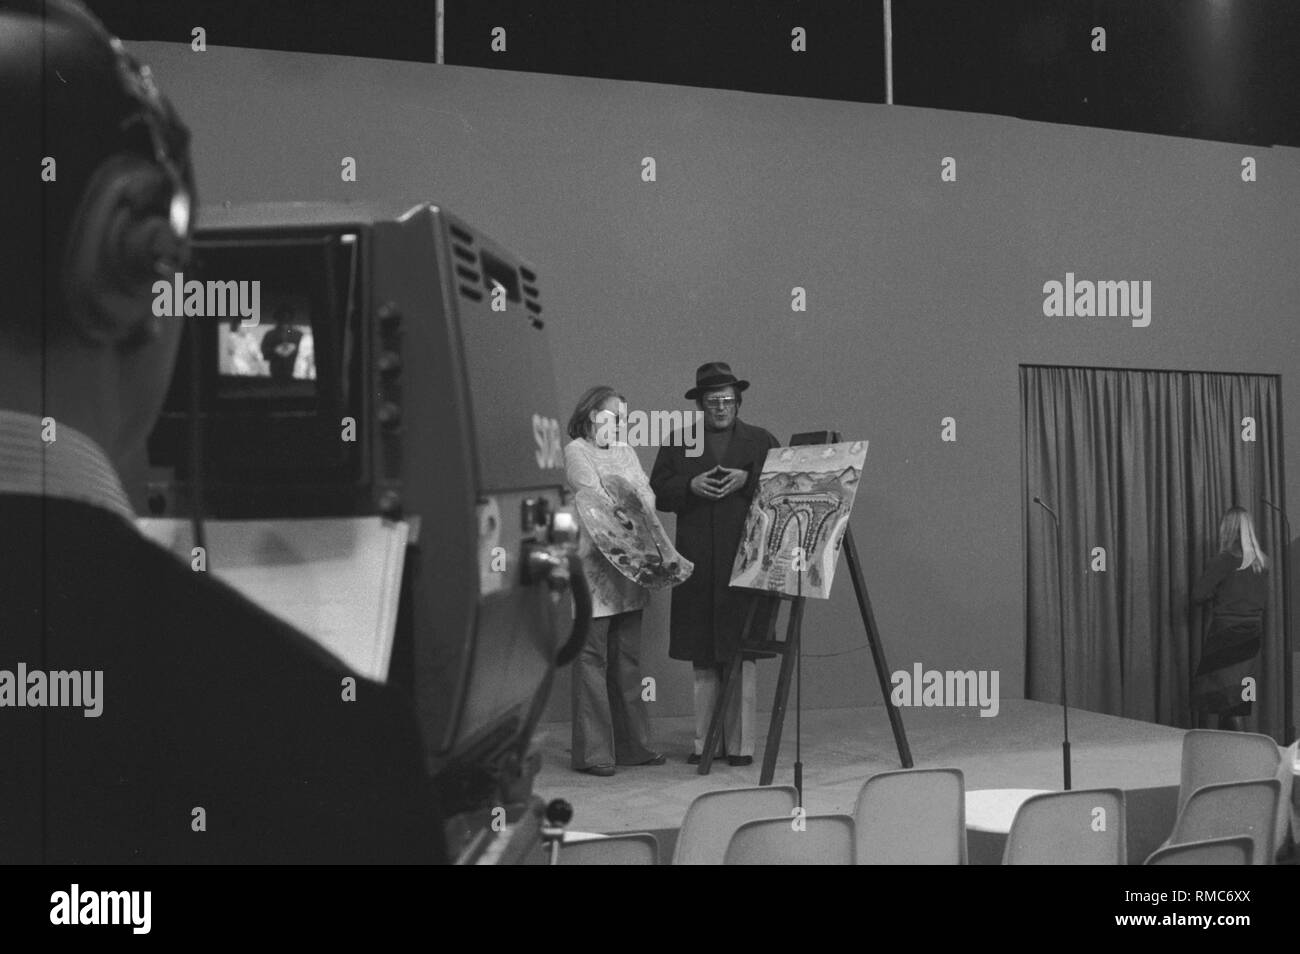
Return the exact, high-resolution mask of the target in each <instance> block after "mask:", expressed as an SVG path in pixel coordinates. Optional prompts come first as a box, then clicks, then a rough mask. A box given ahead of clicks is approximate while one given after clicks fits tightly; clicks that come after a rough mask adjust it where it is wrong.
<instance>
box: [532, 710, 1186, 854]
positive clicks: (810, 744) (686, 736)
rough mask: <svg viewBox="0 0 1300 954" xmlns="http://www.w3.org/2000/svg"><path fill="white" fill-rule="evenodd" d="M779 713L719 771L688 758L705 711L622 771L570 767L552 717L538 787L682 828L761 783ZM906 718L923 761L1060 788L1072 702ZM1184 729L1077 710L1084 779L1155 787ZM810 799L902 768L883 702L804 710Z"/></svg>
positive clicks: (635, 819) (789, 750)
mask: <svg viewBox="0 0 1300 954" xmlns="http://www.w3.org/2000/svg"><path fill="white" fill-rule="evenodd" d="M767 720H768V715H767V713H760V714H759V722H760V725H761V731H760V733H759V738H760V742H759V747H758V751H757V752H756V753H755V757H754V764H753V765H751V766H747V767H744V768H732V767H731V766H729V765H728V764H727V763H726V761H725V760H724V761H721V762H715V763H714V767H713V771H712V773H711V774H710V775H707V776H702V775H697V774H696V769H695V766H693V765H687V764H686V761H685V760H686V756H687V754H688V753H690V752H691V751H692V740H693V737H694V729H693V720H692V719H691V718H689V717H680V718H671V719H657V720H654V722H653V723H652V728H653V734H652V738H653V740H654V742H655V745H656V747H657V748H658V749H659V751H662V752H664V753H665V754H666V755H667V756H668V763H667V764H666V765H660V766H654V767H637V768H624V767H622V766H620V767H619V769H618V774H617V775H615V776H614V777H612V778H596V777H594V776H591V775H584V774H581V773H578V772H574V771H573V770H572V769H571V768H569V735H570V727H569V724H568V723H567V722H566V723H548V724H545V725H542V726H541V727H540V728H539V731H538V733H537V744H538V745H539V747H540V748H541V751H542V755H543V768H542V772H541V774H540V775H539V776H538V778H537V781H536V784H535V785H534V791H535V793H536V794H537V795H539V796H541V797H542V798H544V799H552V798H564V799H566V800H568V801H569V802H570V803H572V805H573V809H574V814H573V821H572V823H571V825H570V828H571V829H573V830H575V831H592V832H619V831H645V830H647V829H662V828H676V827H678V826H679V825H680V824H681V820H682V816H683V815H685V813H686V808H687V806H689V805H690V803H691V801H692V799H694V798H695V797H696V796H697V795H699V794H700V793H702V792H706V791H711V790H713V789H718V788H739V787H743V786H749V785H757V784H758V775H759V769H760V766H761V763H762V759H763V740H764V739H765V738H766V734H767ZM903 724H904V726H905V727H906V729H907V738H908V741H909V742H910V743H911V748H912V758H913V760H914V762H915V765H916V767H918V768H925V767H939V766H945V767H954V768H959V769H961V770H962V772H963V773H964V774H965V777H966V788H967V789H968V790H970V789H977V788H1042V789H1059V788H1061V787H1062V784H1061V709H1060V707H1059V706H1053V705H1048V704H1046V703H1041V702H1029V701H1025V700H1003V701H1002V704H1001V708H1000V710H999V712H998V714H997V715H996V716H994V717H992V718H985V717H981V716H980V715H979V713H978V710H975V709H940V708H933V709H925V708H912V709H905V710H903ZM794 735H795V718H794V712H793V711H790V712H789V713H787V718H786V724H785V732H784V734H783V737H782V744H781V756H780V759H779V760H778V761H777V767H776V777H775V779H774V783H775V784H793V781H794V768H793V765H794V748H795V746H794ZM1182 738H1183V730H1182V729H1174V728H1169V727H1168V726H1161V725H1152V724H1150V723H1146V722H1137V721H1134V720H1131V719H1121V718H1118V717H1116V716H1108V715H1100V714H1098V713H1095V712H1086V711H1084V710H1081V709H1071V710H1070V748H1071V756H1072V759H1071V762H1072V773H1073V779H1072V781H1073V786H1072V787H1073V788H1075V789H1081V788H1102V787H1111V786H1115V787H1119V788H1124V789H1133V788H1149V787H1156V786H1164V785H1174V786H1176V785H1177V784H1178V773H1179V762H1180V759H1181V755H1182ZM802 759H803V766H804V805H805V808H806V809H807V810H808V812H809V813H810V814H822V813H827V812H847V813H851V812H852V811H853V806H854V803H855V801H856V799H857V795H858V789H859V788H860V787H861V786H862V783H863V782H864V781H865V780H866V779H867V778H868V777H869V776H871V775H874V774H876V773H877V772H884V771H889V770H890V769H897V768H899V767H900V765H899V761H898V755H897V752H896V750H895V747H894V740H893V736H892V735H891V733H890V728H889V717H888V715H887V711H886V709H885V708H884V707H883V706H872V707H866V708H858V709H819V710H813V711H807V712H804V713H803V742H802Z"/></svg>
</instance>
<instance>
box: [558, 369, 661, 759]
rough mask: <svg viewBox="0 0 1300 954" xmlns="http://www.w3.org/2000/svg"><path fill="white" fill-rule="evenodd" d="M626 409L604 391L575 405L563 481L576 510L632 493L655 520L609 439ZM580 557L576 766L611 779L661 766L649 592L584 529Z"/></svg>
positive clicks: (635, 476) (636, 471)
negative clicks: (645, 647) (646, 632)
mask: <svg viewBox="0 0 1300 954" xmlns="http://www.w3.org/2000/svg"><path fill="white" fill-rule="evenodd" d="M626 406H627V405H626V402H625V401H624V400H623V397H622V396H621V395H620V394H619V393H618V392H617V391H615V390H614V389H613V388H611V387H607V386H604V385H601V386H597V387H594V388H590V389H589V390H588V391H587V392H586V393H585V394H584V395H583V396H582V397H581V399H579V401H578V406H577V407H576V408H574V411H573V415H572V417H570V418H569V437H571V438H572V440H571V441H570V442H569V443H568V445H567V446H566V447H565V448H564V464H565V478H566V479H567V481H568V484H569V489H570V490H572V491H573V493H574V495H575V496H576V497H577V498H578V500H579V503H580V504H586V505H588V506H591V507H595V508H598V509H600V510H607V511H611V512H614V513H617V512H618V511H620V510H622V509H624V507H625V505H626V503H627V501H625V500H623V499H621V498H622V497H623V496H624V495H626V494H629V493H632V494H636V495H637V496H638V497H640V498H641V499H640V504H641V508H640V509H644V510H646V511H648V512H649V513H650V514H651V515H653V514H654V508H655V499H654V493H653V492H652V491H651V490H650V482H649V480H648V479H647V478H646V475H645V471H644V470H642V469H641V462H640V461H639V460H638V459H637V456H636V452H635V451H633V450H632V448H631V447H628V446H627V445H626V444H620V443H618V442H617V441H616V440H615V439H614V438H615V436H616V434H617V433H618V423H619V415H620V413H623V409H625V408H626ZM632 504H633V506H635V504H636V502H635V501H633V502H632ZM580 512H581V510H580ZM656 519H657V518H656ZM578 554H579V556H580V557H581V559H582V564H583V570H584V572H585V574H586V577H587V582H588V584H589V585H590V587H591V615H592V620H591V629H590V631H589V632H588V634H587V641H586V643H585V644H584V645H583V647H582V651H581V653H579V655H578V658H577V659H576V660H575V661H574V665H573V767H574V769H576V770H577V771H579V772H587V773H588V774H591V775H600V776H608V775H613V774H614V771H615V769H614V766H615V764H618V765H662V764H663V763H664V761H665V758H664V756H663V755H661V754H660V753H658V752H655V751H653V750H652V749H650V747H649V729H650V726H649V718H648V716H647V713H646V706H645V702H644V701H643V700H642V697H641V691H642V686H641V669H640V664H639V661H638V660H639V658H640V644H641V613H642V611H643V610H644V609H645V607H646V605H647V604H648V603H649V601H650V594H649V591H648V590H646V588H645V587H644V586H641V585H640V584H638V583H636V582H635V581H633V580H632V579H629V578H628V577H627V576H625V575H624V574H623V573H621V572H620V571H619V570H618V569H617V568H615V567H614V565H613V564H611V563H610V562H609V560H608V559H607V558H606V557H605V555H604V554H603V553H602V552H601V550H600V549H599V548H598V547H597V546H596V545H595V544H593V543H592V540H591V534H590V533H589V532H586V528H584V532H583V534H582V541H581V543H580V545H579V550H578Z"/></svg>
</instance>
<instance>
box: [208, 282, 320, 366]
mask: <svg viewBox="0 0 1300 954" xmlns="http://www.w3.org/2000/svg"><path fill="white" fill-rule="evenodd" d="M266 315H267V312H265V311H264V312H263V313H262V319H261V321H259V322H258V324H256V325H251V326H245V325H244V324H242V323H241V322H239V321H233V322H229V323H223V324H222V325H221V326H220V327H219V330H218V332H217V345H218V348H219V356H218V368H217V369H218V372H219V373H220V374H221V375H222V376H223V377H227V378H268V379H270V380H271V381H272V382H276V383H282V384H289V383H292V382H295V381H315V380H316V349H315V343H314V341H313V338H312V323H311V316H310V314H309V313H308V308H307V305H306V302H295V301H281V302H279V303H277V304H275V305H274V306H273V308H272V309H270V316H271V317H270V320H267V317H266Z"/></svg>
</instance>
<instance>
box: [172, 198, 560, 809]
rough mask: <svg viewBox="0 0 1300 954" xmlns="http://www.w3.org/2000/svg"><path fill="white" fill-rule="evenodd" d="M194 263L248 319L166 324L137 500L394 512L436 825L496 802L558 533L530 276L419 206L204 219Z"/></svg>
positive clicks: (537, 706)
mask: <svg viewBox="0 0 1300 954" xmlns="http://www.w3.org/2000/svg"><path fill="white" fill-rule="evenodd" d="M194 252H195V254H194V259H193V262H192V264H191V265H190V266H189V268H188V269H187V272H190V273H192V274H187V275H186V276H185V277H186V279H189V280H191V281H193V282H196V283H198V288H199V289H200V290H201V291H202V290H205V289H210V288H212V287H214V285H215V286H216V287H218V289H219V290H220V289H224V290H229V289H231V288H232V286H231V285H230V283H231V282H234V283H236V285H235V286H233V287H235V288H237V289H239V290H240V294H242V295H243V299H242V300H243V301H245V302H249V303H251V302H253V301H256V302H257V303H258V304H259V306H260V307H259V308H258V309H257V311H258V314H256V315H254V316H250V315H249V314H247V312H248V311H250V310H251V309H244V310H243V311H239V310H237V309H233V308H228V307H227V308H221V307H218V308H216V309H215V310H216V311H220V312H223V313H221V314H203V315H202V316H201V317H198V316H194V317H195V318H196V319H197V320H191V321H189V322H187V326H188V327H187V331H186V336H187V337H186V340H185V341H184V342H182V346H181V347H182V351H181V356H180V360H179V361H178V363H177V370H176V374H175V377H174V379H173V382H172V387H171V389H170V392H169V395H168V398H167V401H166V404H165V407H164V410H163V413H162V415H161V417H160V419H159V421H158V424H157V426H156V428H155V430H154V432H153V434H152V435H151V437H150V441H149V462H148V463H149V487H148V497H147V500H148V509H149V511H150V512H151V513H152V514H153V515H155V516H159V517H181V516H187V515H190V514H191V513H192V511H193V509H194V507H195V503H196V500H198V501H201V505H200V509H201V511H202V516H203V517H204V518H205V519H211V520H229V521H250V520H253V521H256V520H285V519H294V518H328V517H357V516H374V517H381V518H383V519H385V520H393V521H396V520H404V521H406V522H408V523H409V524H410V543H409V546H408V548H407V552H406V559H405V568H404V571H403V574H402V580H401V583H400V585H401V596H400V602H399V608H398V612H397V623H396V635H395V638H394V645H393V650H392V661H391V664H390V666H389V672H388V673H387V680H388V682H390V683H392V684H395V685H397V686H398V687H399V688H403V689H406V690H407V691H408V692H409V693H410V695H411V698H412V699H413V702H414V705H415V709H416V711H417V713H418V716H419V722H420V728H421V731H422V734H423V739H424V745H425V754H426V758H427V763H428V767H429V770H430V772H431V773H432V774H434V775H435V777H437V778H438V779H439V780H440V782H441V783H442V787H443V789H444V792H445V793H446V794H445V799H446V801H447V804H445V805H444V809H445V811H446V812H447V813H448V814H454V813H456V812H458V811H469V810H473V809H476V808H480V807H482V806H483V805H486V804H502V803H503V801H502V800H505V801H512V802H513V801H518V800H519V799H520V798H521V797H523V796H526V795H527V793H528V791H529V789H530V784H531V774H532V771H533V769H531V768H530V763H529V758H528V745H529V742H530V739H531V735H532V731H533V728H534V726H535V724H536V721H537V719H538V718H539V717H540V715H541V712H542V709H543V707H544V703H545V700H546V696H547V694H548V693H549V689H550V683H551V679H552V677H553V673H554V668H555V658H556V654H557V649H558V647H559V645H560V643H561V642H562V641H563V639H564V638H565V637H566V636H567V634H568V627H569V625H570V623H571V622H572V620H571V613H570V610H569V605H568V602H567V601H566V600H562V599H560V598H559V594H558V593H557V592H556V589H557V587H556V586H555V585H554V584H555V580H554V575H553V574H552V575H550V576H548V573H547V572H546V570H547V567H548V566H555V565H559V564H560V563H562V557H563V554H564V553H566V552H569V551H571V550H572V548H573V546H574V544H575V543H576V541H575V540H574V539H573V537H572V533H571V530H570V527H569V523H570V522H569V521H566V520H565V519H564V511H563V504H564V501H563V478H564V472H563V453H562V448H561V446H560V425H559V420H558V416H557V399H556V392H555V373H554V367H553V364H552V359H551V351H550V345H549V342H548V340H547V336H546V331H545V323H544V321H543V320H542V317H541V315H542V304H541V297H540V287H539V282H538V274H537V271H536V269H534V268H533V267H531V266H530V265H528V264H527V263H526V262H524V261H522V260H520V259H519V258H517V257H516V256H515V255H513V254H512V253H510V252H509V251H508V250H506V249H505V248H503V247H502V246H500V245H498V244H496V243H495V242H493V241H492V240H491V239H489V238H488V237H486V236H485V235H483V234H481V233H480V232H478V231H477V230H476V229H474V228H473V227H472V226H470V225H469V224H468V223H466V222H464V221H463V220H461V219H459V218H457V217H456V216H454V215H452V214H450V213H449V212H447V211H445V210H442V209H439V208H438V207H436V206H434V205H430V204H420V205H416V206H413V207H409V208H402V209H388V210H385V209H379V208H375V207H371V206H367V205H352V204H306V203H275V204H267V205H250V206H242V207H234V208H214V209H205V210H204V217H203V221H202V223H201V225H200V228H199V229H198V231H197V234H196V238H195V242H194ZM241 283H242V284H241ZM253 283H257V284H256V285H255V284H253ZM185 284H187V285H188V284H189V282H188V281H187V282H186V283H185ZM184 294H185V289H184V287H181V288H179V289H178V291H177V294H176V296H175V297H176V299H177V301H178V302H179V301H180V299H181V297H182V296H183V295H184ZM215 300H216V302H217V303H218V305H220V303H221V301H222V300H223V297H222V295H221V294H220V293H218V294H217V295H216V296H215ZM213 301H214V296H213V295H211V294H207V296H206V298H205V300H204V301H203V302H202V303H201V304H204V305H207V304H211V303H212V302H213ZM199 304H200V303H198V302H196V308H197V307H198V305H199ZM231 312H235V313H233V314H232V313H231ZM190 313H191V312H189V311H188V310H187V314H190ZM195 439H197V441H198V444H199V446H200V448H201V455H200V456H199V457H198V458H197V459H199V460H201V464H200V465H199V467H198V468H197V476H198V477H199V478H201V479H200V480H199V481H197V482H196V480H195V476H196V473H195V471H196V468H195V467H194V465H193V464H192V460H193V459H194V458H193V457H192V442H193V441H194V440H195ZM543 557H545V559H543ZM309 635H310V634H309Z"/></svg>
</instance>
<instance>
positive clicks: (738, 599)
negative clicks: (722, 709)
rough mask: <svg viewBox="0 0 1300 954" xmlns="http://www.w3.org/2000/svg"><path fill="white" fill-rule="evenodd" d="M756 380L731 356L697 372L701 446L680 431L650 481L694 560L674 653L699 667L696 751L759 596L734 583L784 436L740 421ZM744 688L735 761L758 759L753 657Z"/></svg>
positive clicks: (676, 598)
mask: <svg viewBox="0 0 1300 954" xmlns="http://www.w3.org/2000/svg"><path fill="white" fill-rule="evenodd" d="M748 387H749V382H748V381H742V380H740V379H739V378H737V377H736V376H735V375H734V374H732V373H731V368H730V366H728V365H727V364H726V363H725V362H722V361H712V362H709V363H708V364H705V365H701V366H700V368H699V370H698V371H696V372H695V387H693V388H691V389H690V390H689V391H687V392H686V398H687V400H693V401H695V402H696V405H697V406H698V407H699V408H700V410H701V411H703V413H704V446H703V452H702V453H700V454H699V455H698V456H690V455H688V454H687V450H688V448H687V446H686V443H687V442H686V441H684V440H682V439H681V438H682V435H681V434H680V433H678V434H676V435H674V438H673V439H672V440H671V441H669V443H668V445H667V446H664V447H661V448H660V449H659V456H658V457H657V458H656V459H655V465H654V470H653V471H652V473H651V474H650V487H651V488H652V489H653V490H654V492H655V504H656V506H657V507H658V508H659V509H660V510H665V511H668V512H670V513H675V514H677V550H678V552H680V553H681V555H682V556H684V557H686V558H687V559H688V560H691V561H692V562H694V564H695V572H694V573H693V574H691V577H690V579H688V580H687V581H686V582H685V583H682V584H681V585H680V586H678V587H677V588H676V589H674V590H673V597H672V618H671V623H670V634H669V642H668V654H669V655H670V656H671V657H672V658H673V659H681V660H684V661H688V662H690V663H691V664H692V665H693V666H694V667H695V751H694V753H693V754H692V755H691V756H690V757H689V758H688V759H687V761H688V762H690V763H691V764H692V765H694V764H696V763H698V762H699V760H700V757H701V755H703V753H704V740H705V736H706V734H707V733H708V728H709V719H710V717H711V715H712V713H713V707H714V704H715V702H716V700H717V694H718V691H719V688H720V687H721V682H722V677H723V675H725V672H726V668H727V666H728V665H729V664H730V663H731V660H732V658H733V657H734V656H735V655H736V652H737V650H738V648H739V646H740V639H741V627H742V626H743V625H744V621H745V615H746V612H747V610H748V608H749V601H750V600H751V599H754V598H755V597H754V595H753V594H752V593H750V592H749V591H746V590H743V589H732V588H731V586H730V585H729V584H730V580H731V568H732V564H733V563H734V562H735V559H736V551H737V549H738V548H739V547H740V538H741V535H742V533H743V532H744V528H745V516H746V514H748V513H749V504H750V501H752V500H753V499H754V493H755V492H756V491H757V490H758V478H759V475H760V473H761V472H762V470H763V462H764V461H765V460H766V459H767V452H768V451H769V450H771V449H772V448H773V447H779V446H781V445H780V442H779V441H778V440H777V439H776V438H775V437H773V436H772V435H771V434H770V433H768V432H767V431H765V430H763V428H761V427H755V426H753V425H752V424H746V423H745V422H744V421H741V420H740V417H739V412H740V404H741V394H742V392H744V390H745V389H746V388H748ZM741 679H742V682H741V691H740V692H739V693H736V694H734V695H733V696H732V706H731V708H730V709H729V710H728V712H727V713H726V714H725V727H726V741H727V752H728V761H729V762H730V763H731V764H732V765H748V764H750V763H751V762H753V760H754V736H755V732H754V722H755V714H754V708H755V699H754V662H753V660H746V661H745V662H744V663H742V665H741Z"/></svg>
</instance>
